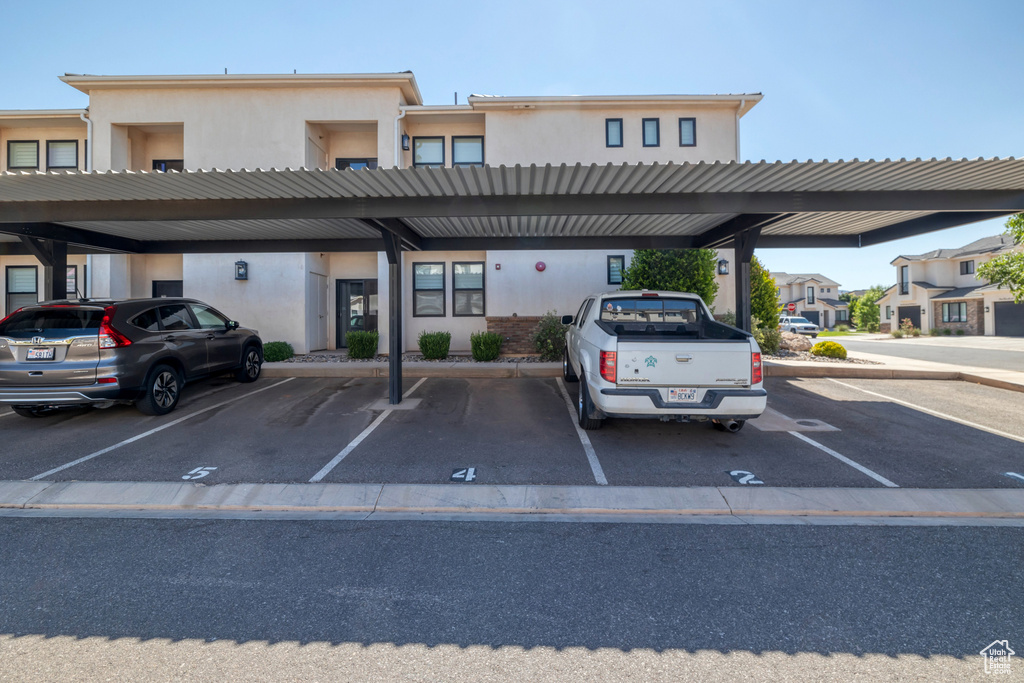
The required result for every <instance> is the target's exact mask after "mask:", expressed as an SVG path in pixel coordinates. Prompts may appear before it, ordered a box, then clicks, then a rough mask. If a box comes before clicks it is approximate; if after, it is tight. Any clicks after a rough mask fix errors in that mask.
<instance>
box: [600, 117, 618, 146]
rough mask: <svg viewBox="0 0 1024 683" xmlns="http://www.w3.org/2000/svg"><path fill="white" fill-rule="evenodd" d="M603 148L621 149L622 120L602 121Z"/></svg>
mask: <svg viewBox="0 0 1024 683" xmlns="http://www.w3.org/2000/svg"><path fill="white" fill-rule="evenodd" d="M604 146H605V147H622V119H605V120H604Z"/></svg>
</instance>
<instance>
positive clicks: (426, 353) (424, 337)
mask: <svg viewBox="0 0 1024 683" xmlns="http://www.w3.org/2000/svg"><path fill="white" fill-rule="evenodd" d="M416 343H418V344H419V346H420V353H421V354H423V357H424V358H426V359H427V360H444V359H445V358H447V357H448V349H450V348H451V346H452V333H451V332H420V336H419V337H417V338H416Z"/></svg>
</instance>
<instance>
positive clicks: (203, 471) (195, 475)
mask: <svg viewBox="0 0 1024 683" xmlns="http://www.w3.org/2000/svg"><path fill="white" fill-rule="evenodd" d="M215 469H217V468H216V467H197V468H195V469H194V470H192V471H191V472H189V473H188V474H186V475H185V476H184V477H182V479H202V478H203V477H205V476H206V475H208V474H209V473H210V472H213V471H214V470H215Z"/></svg>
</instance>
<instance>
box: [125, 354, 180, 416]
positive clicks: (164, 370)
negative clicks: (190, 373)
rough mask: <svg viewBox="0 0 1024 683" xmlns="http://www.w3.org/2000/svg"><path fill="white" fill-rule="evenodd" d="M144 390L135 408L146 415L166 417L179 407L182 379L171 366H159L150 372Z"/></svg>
mask: <svg viewBox="0 0 1024 683" xmlns="http://www.w3.org/2000/svg"><path fill="white" fill-rule="evenodd" d="M143 390H144V391H145V393H144V394H143V395H142V398H140V399H139V400H138V401H136V402H135V407H136V408H138V409H139V411H140V412H142V413H145V414H146V415H166V414H167V413H169V412H171V411H172V410H174V408H175V406H177V405H178V399H179V398H180V397H181V377H179V376H178V373H177V371H175V369H174V368H172V367H171V366H170V365H157V366H156V367H154V368H153V369H152V370H150V371H149V376H148V377H147V378H146V384H145V385H144V389H143Z"/></svg>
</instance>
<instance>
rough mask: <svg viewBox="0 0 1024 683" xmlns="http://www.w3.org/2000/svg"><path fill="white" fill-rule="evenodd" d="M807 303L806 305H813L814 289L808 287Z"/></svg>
mask: <svg viewBox="0 0 1024 683" xmlns="http://www.w3.org/2000/svg"><path fill="white" fill-rule="evenodd" d="M807 303H808V304H813V303H814V287H808V288H807Z"/></svg>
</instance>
